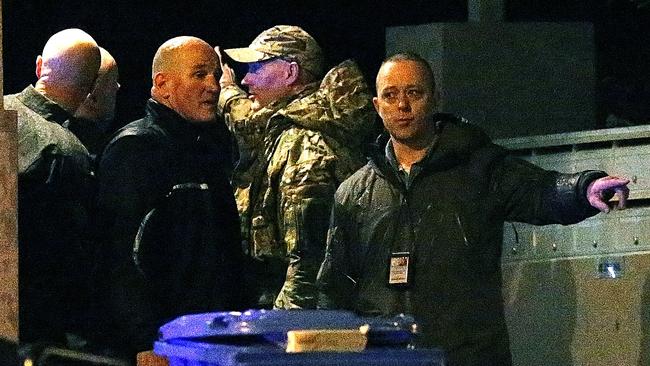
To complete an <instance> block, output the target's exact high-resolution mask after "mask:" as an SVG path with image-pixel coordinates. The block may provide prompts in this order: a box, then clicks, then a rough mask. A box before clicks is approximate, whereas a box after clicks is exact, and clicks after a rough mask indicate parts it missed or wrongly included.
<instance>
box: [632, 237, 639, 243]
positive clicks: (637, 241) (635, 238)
mask: <svg viewBox="0 0 650 366" xmlns="http://www.w3.org/2000/svg"><path fill="white" fill-rule="evenodd" d="M632 240H634V245H639V237H638V236H635V237H633V238H632Z"/></svg>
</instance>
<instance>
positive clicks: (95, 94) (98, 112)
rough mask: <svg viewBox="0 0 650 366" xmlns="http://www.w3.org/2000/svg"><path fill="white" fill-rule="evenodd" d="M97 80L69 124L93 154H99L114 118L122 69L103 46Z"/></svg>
mask: <svg viewBox="0 0 650 366" xmlns="http://www.w3.org/2000/svg"><path fill="white" fill-rule="evenodd" d="M99 50H100V52H101V65H100V67H99V71H98V73H97V80H95V84H94V85H93V88H92V90H91V91H90V93H89V94H88V95H87V96H86V99H85V100H84V102H83V103H82V104H81V105H80V106H79V108H77V110H76V112H75V114H74V116H75V122H74V123H73V124H71V125H70V126H69V128H70V130H72V131H73V132H74V133H75V135H77V137H78V138H79V139H80V140H81V142H82V143H83V144H84V145H85V146H86V148H88V150H89V151H90V153H91V154H97V153H98V152H99V151H98V150H99V149H100V148H101V147H102V142H105V141H103V138H104V137H105V134H106V133H107V131H108V130H109V129H110V126H111V123H112V122H113V118H114V117H115V103H116V101H117V91H118V90H119V89H120V83H119V72H118V68H117V62H116V61H115V58H113V56H112V55H111V54H110V53H109V52H108V51H107V50H106V49H104V48H102V47H100V48H99Z"/></svg>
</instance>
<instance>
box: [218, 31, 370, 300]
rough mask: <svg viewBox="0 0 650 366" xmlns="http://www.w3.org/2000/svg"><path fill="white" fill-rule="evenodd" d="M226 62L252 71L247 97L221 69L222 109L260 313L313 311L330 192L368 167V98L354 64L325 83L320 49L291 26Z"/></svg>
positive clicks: (334, 71)
mask: <svg viewBox="0 0 650 366" xmlns="http://www.w3.org/2000/svg"><path fill="white" fill-rule="evenodd" d="M225 52H226V54H228V56H230V57H231V58H232V59H233V60H235V61H237V62H243V63H247V64H248V73H247V74H246V76H245V77H244V79H243V80H242V85H243V86H245V87H247V89H248V93H247V92H245V91H244V90H242V89H241V88H240V87H238V86H237V85H236V83H235V77H234V72H233V71H232V69H231V68H229V67H228V66H227V65H225V64H224V65H222V69H223V70H224V74H223V76H222V78H221V80H220V82H221V87H222V91H221V95H220V97H219V108H220V110H221V111H222V112H223V115H224V118H225V120H226V123H227V124H228V126H229V128H230V129H231V131H232V132H233V134H234V135H235V138H236V139H237V144H238V147H239V163H238V165H237V167H236V168H235V172H234V174H233V185H234V187H235V195H236V199H237V206H238V209H239V213H240V218H241V226H242V234H243V235H242V237H243V238H244V239H243V240H244V247H245V249H246V250H247V253H249V254H250V255H251V256H252V257H253V258H254V259H256V260H257V262H258V264H260V266H259V269H258V270H256V273H254V274H252V276H254V283H256V284H257V285H258V286H259V288H258V289H257V291H258V293H257V294H256V295H259V300H258V304H257V305H258V306H260V307H270V306H274V307H276V308H285V309H289V308H312V307H315V305H316V296H317V290H316V288H315V286H314V281H315V277H316V273H317V271H318V268H319V265H320V262H321V260H322V258H323V254H324V247H325V239H326V233H327V227H328V222H329V213H330V209H331V206H332V202H333V195H334V191H335V190H336V188H337V186H338V185H339V183H340V182H342V181H343V180H344V179H345V178H347V177H348V176H349V175H350V174H352V173H353V172H354V171H355V170H357V169H358V168H359V167H360V166H361V165H363V163H364V162H365V159H364V157H363V154H362V151H361V145H362V143H363V141H364V139H365V136H367V135H368V134H369V133H370V132H371V130H372V123H373V120H374V113H373V110H372V105H371V94H370V91H369V89H368V86H367V84H366V82H365V81H364V79H363V76H362V74H361V72H360V71H359V69H358V67H357V66H356V64H355V63H354V62H352V61H350V60H348V61H345V62H343V63H341V64H339V65H338V66H336V67H334V68H333V69H332V70H330V71H329V72H328V73H327V74H326V75H325V76H324V77H323V78H322V80H321V79H320V77H321V75H322V70H323V56H322V51H321V48H320V47H319V46H318V44H317V43H316V41H315V40H314V39H313V38H312V37H311V36H310V35H309V34H308V33H307V32H305V31H304V30H303V29H301V28H299V27H296V26H286V25H280V26H275V27H272V28H270V29H267V30H266V31H264V32H262V33H261V34H260V35H259V36H258V37H257V38H255V40H253V42H252V43H251V45H250V46H249V47H246V48H238V49H229V50H225Z"/></svg>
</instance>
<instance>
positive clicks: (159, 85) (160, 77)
mask: <svg viewBox="0 0 650 366" xmlns="http://www.w3.org/2000/svg"><path fill="white" fill-rule="evenodd" d="M168 85H169V78H168V77H167V75H166V74H165V73H162V72H159V73H156V75H154V77H153V86H154V88H155V89H156V90H157V91H158V94H159V95H160V96H161V97H163V98H168V97H169V92H168V91H167V86H168Z"/></svg>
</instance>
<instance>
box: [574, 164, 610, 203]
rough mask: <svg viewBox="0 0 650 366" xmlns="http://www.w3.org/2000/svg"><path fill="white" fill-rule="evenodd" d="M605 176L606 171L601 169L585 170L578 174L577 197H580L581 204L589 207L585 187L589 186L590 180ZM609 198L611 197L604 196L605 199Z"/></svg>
mask: <svg viewBox="0 0 650 366" xmlns="http://www.w3.org/2000/svg"><path fill="white" fill-rule="evenodd" d="M606 176H607V173H605V172H604V171H602V170H586V171H584V172H582V173H581V174H580V178H579V179H578V186H577V189H578V197H580V201H581V203H582V204H583V205H585V206H587V207H591V204H590V203H589V201H588V200H587V188H588V187H589V184H591V182H593V181H595V180H596V179H600V178H602V177H606ZM610 198H612V197H611V196H610V197H605V199H606V200H608V199H610Z"/></svg>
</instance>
